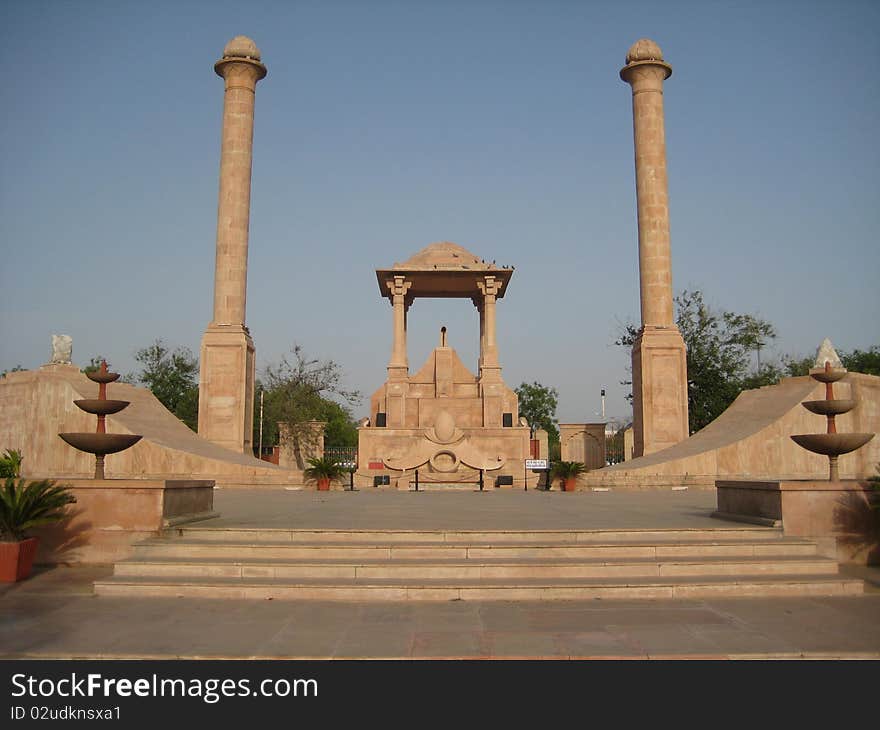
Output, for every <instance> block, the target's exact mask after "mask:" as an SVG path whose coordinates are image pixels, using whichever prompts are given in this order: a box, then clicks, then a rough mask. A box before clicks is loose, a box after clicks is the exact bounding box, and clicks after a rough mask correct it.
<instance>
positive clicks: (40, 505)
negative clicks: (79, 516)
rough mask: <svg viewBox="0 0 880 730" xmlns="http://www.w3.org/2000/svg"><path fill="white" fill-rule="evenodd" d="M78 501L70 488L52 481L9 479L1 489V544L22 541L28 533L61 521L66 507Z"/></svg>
mask: <svg viewBox="0 0 880 730" xmlns="http://www.w3.org/2000/svg"><path fill="white" fill-rule="evenodd" d="M72 502H76V498H75V497H74V496H73V495H72V494H71V493H70V492H69V491H68V488H67V485H59V484H56V483H55V482H54V481H52V480H51V479H40V480H38V481H27V480H25V479H16V478H15V477H7V479H6V483H5V484H4V486H3V488H2V489H0V541H2V542H19V541H21V540H24V539H25V538H26V537H27V532H28V530H31V529H32V528H34V527H40V526H42V525H48V524H51V523H53V522H58V521H59V520H60V519H62V518H63V517H64V508H65V507H66V506H67V505H68V504H71V503H72Z"/></svg>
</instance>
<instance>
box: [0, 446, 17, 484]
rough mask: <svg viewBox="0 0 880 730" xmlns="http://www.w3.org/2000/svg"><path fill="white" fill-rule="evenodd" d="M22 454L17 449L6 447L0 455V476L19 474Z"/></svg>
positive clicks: (15, 475)
mask: <svg viewBox="0 0 880 730" xmlns="http://www.w3.org/2000/svg"><path fill="white" fill-rule="evenodd" d="M21 462H22V455H21V452H20V451H19V450H18V449H6V451H4V452H3V456H0V478H5V477H18V476H21Z"/></svg>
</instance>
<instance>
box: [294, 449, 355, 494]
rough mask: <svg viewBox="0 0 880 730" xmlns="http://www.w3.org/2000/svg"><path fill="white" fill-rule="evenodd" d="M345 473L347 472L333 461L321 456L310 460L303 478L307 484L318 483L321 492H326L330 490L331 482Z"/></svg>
mask: <svg viewBox="0 0 880 730" xmlns="http://www.w3.org/2000/svg"><path fill="white" fill-rule="evenodd" d="M344 472H345V470H344V469H343V468H342V467H341V466H339V464H337V463H336V462H335V461H333V459H328V458H327V457H326V456H321V457H313V458H311V459H309V465H308V467H306V469H305V470H304V471H303V476H304V477H305V478H306V481H307V482H317V484H318V491H319V492H326V491H327V490H328V489H330V482H331V481H332V480H333V479H339V478H340V477H341V476H342V475H343V473H344Z"/></svg>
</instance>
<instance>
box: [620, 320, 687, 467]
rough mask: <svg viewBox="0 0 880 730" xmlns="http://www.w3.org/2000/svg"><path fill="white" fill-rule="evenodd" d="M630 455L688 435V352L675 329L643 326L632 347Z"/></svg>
mask: <svg viewBox="0 0 880 730" xmlns="http://www.w3.org/2000/svg"><path fill="white" fill-rule="evenodd" d="M632 374H633V456H635V457H638V456H645V455H647V454H652V453H654V452H655V451H661V450H662V449H665V448H668V447H669V446H674V445H675V444H677V443H679V442H680V441H684V440H685V439H686V438H687V437H688V408H687V402H688V400H687V397H688V393H687V352H686V349H685V344H684V339H683V338H682V336H681V333H680V332H679V331H678V329H677V328H675V327H673V328H663V327H645V328H643V329H642V331H641V332H640V333H639V336H638V337H637V338H636V341H635V343H634V344H633V349H632Z"/></svg>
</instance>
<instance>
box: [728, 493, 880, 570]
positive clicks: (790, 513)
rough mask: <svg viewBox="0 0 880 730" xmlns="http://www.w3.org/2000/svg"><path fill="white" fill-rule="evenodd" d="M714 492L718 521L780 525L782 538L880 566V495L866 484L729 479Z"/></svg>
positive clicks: (846, 560)
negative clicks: (876, 506) (877, 505)
mask: <svg viewBox="0 0 880 730" xmlns="http://www.w3.org/2000/svg"><path fill="white" fill-rule="evenodd" d="M716 488H717V493H718V512H717V513H716V516H718V517H721V518H726V519H735V520H743V521H751V522H756V521H761V520H763V521H765V522H778V523H779V524H780V525H781V526H782V529H783V531H784V534H785V535H787V536H791V537H809V538H812V539H814V540H816V541H817V543H818V545H819V549H820V552H821V553H822V554H823V555H827V556H828V557H832V558H834V559H836V560H838V561H839V562H841V563H856V564H862V565H865V564H868V565H872V564H878V563H880V513H878V512H877V511H876V509H872V504H875V503H876V500H877V499H878V495H877V494H876V493H875V492H874V490H872V489H871V487H870V486H869V484H868V482H867V481H865V480H861V481H859V480H855V479H849V480H844V481H838V482H830V481H828V480H827V479H815V480H813V479H803V480H774V481H769V480H768V481H754V480H745V479H728V480H719V481H718V482H716Z"/></svg>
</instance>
